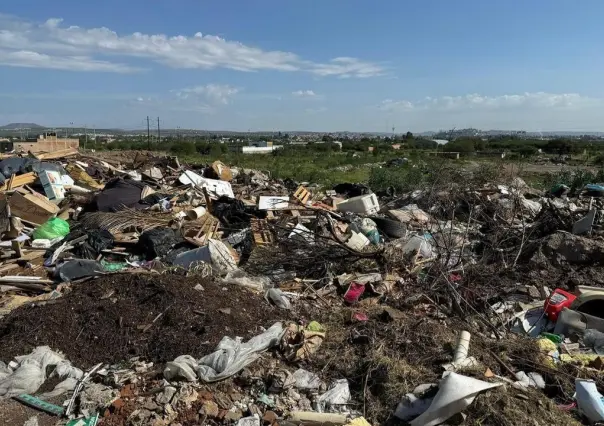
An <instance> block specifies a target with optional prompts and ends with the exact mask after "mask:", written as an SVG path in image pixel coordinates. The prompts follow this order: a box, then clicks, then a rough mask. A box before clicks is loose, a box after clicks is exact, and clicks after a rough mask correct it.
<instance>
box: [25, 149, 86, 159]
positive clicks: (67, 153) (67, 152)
mask: <svg viewBox="0 0 604 426" xmlns="http://www.w3.org/2000/svg"><path fill="white" fill-rule="evenodd" d="M76 154H78V149H77V148H66V149H61V150H58V151H53V152H43V153H34V152H31V151H28V155H29V156H30V157H33V158H35V159H36V160H54V159H57V158H65V157H71V156H73V155H76Z"/></svg>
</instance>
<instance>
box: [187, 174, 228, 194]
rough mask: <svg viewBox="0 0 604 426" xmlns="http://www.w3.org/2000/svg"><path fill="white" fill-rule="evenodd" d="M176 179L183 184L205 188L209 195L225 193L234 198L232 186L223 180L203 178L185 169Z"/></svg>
mask: <svg viewBox="0 0 604 426" xmlns="http://www.w3.org/2000/svg"><path fill="white" fill-rule="evenodd" d="M178 181H179V182H180V183H182V184H183V185H195V186H198V187H201V188H205V189H206V190H208V192H209V193H210V195H216V196H218V197H220V196H222V195H226V196H227V197H229V198H235V194H234V193H233V188H232V187H231V184H230V183H228V182H226V181H223V180H217V179H208V178H204V177H203V176H200V175H198V174H197V173H195V172H192V171H191V170H186V171H185V172H184V173H183V174H182V175H180V177H179V178H178Z"/></svg>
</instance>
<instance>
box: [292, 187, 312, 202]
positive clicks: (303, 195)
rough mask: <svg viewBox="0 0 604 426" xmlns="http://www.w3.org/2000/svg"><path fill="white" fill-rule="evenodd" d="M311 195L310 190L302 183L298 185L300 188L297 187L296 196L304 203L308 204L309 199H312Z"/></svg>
mask: <svg viewBox="0 0 604 426" xmlns="http://www.w3.org/2000/svg"><path fill="white" fill-rule="evenodd" d="M310 196H311V193H310V191H309V190H308V189H306V188H304V187H303V186H301V185H300V186H299V187H298V189H296V192H294V198H295V199H297V200H298V201H300V202H301V203H302V204H304V205H306V203H307V202H308V200H310Z"/></svg>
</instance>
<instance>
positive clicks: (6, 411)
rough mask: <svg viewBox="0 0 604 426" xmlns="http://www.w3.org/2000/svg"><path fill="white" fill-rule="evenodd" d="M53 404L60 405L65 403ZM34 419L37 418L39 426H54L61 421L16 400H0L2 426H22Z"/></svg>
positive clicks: (0, 424) (56, 402)
mask: <svg viewBox="0 0 604 426" xmlns="http://www.w3.org/2000/svg"><path fill="white" fill-rule="evenodd" d="M51 402H53V403H55V404H58V405H60V404H61V403H62V402H63V401H62V400H61V401H51ZM32 417H37V419H38V426H54V425H56V424H57V422H58V421H59V417H56V416H51V415H50V414H46V413H44V412H42V411H40V410H36V409H35V408H30V407H28V406H26V405H23V404H21V403H20V402H18V401H15V400H14V399H3V400H0V426H21V425H23V424H24V423H25V422H26V421H27V420H29V419H30V418H32Z"/></svg>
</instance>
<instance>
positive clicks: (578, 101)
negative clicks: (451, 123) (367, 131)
mask: <svg viewBox="0 0 604 426" xmlns="http://www.w3.org/2000/svg"><path fill="white" fill-rule="evenodd" d="M603 103H604V102H603V100H602V99H597V98H590V97H587V96H582V95H580V94H577V93H561V94H556V93H546V92H534V93H529V92H526V93H522V94H518V95H499V96H485V95H480V94H477V93H472V94H468V95H463V96H442V97H438V98H431V97H426V98H424V99H421V100H419V101H415V102H412V101H408V100H399V101H394V100H392V99H386V100H384V101H382V102H381V103H380V104H379V105H378V106H377V107H378V108H379V109H381V110H384V111H388V112H397V111H398V112H403V111H413V110H415V111H422V110H424V111H426V110H427V111H452V112H455V111H467V110H482V111H492V110H503V109H520V108H523V109H544V108H546V109H552V108H556V109H577V108H584V107H589V106H595V105H601V104H603Z"/></svg>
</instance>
